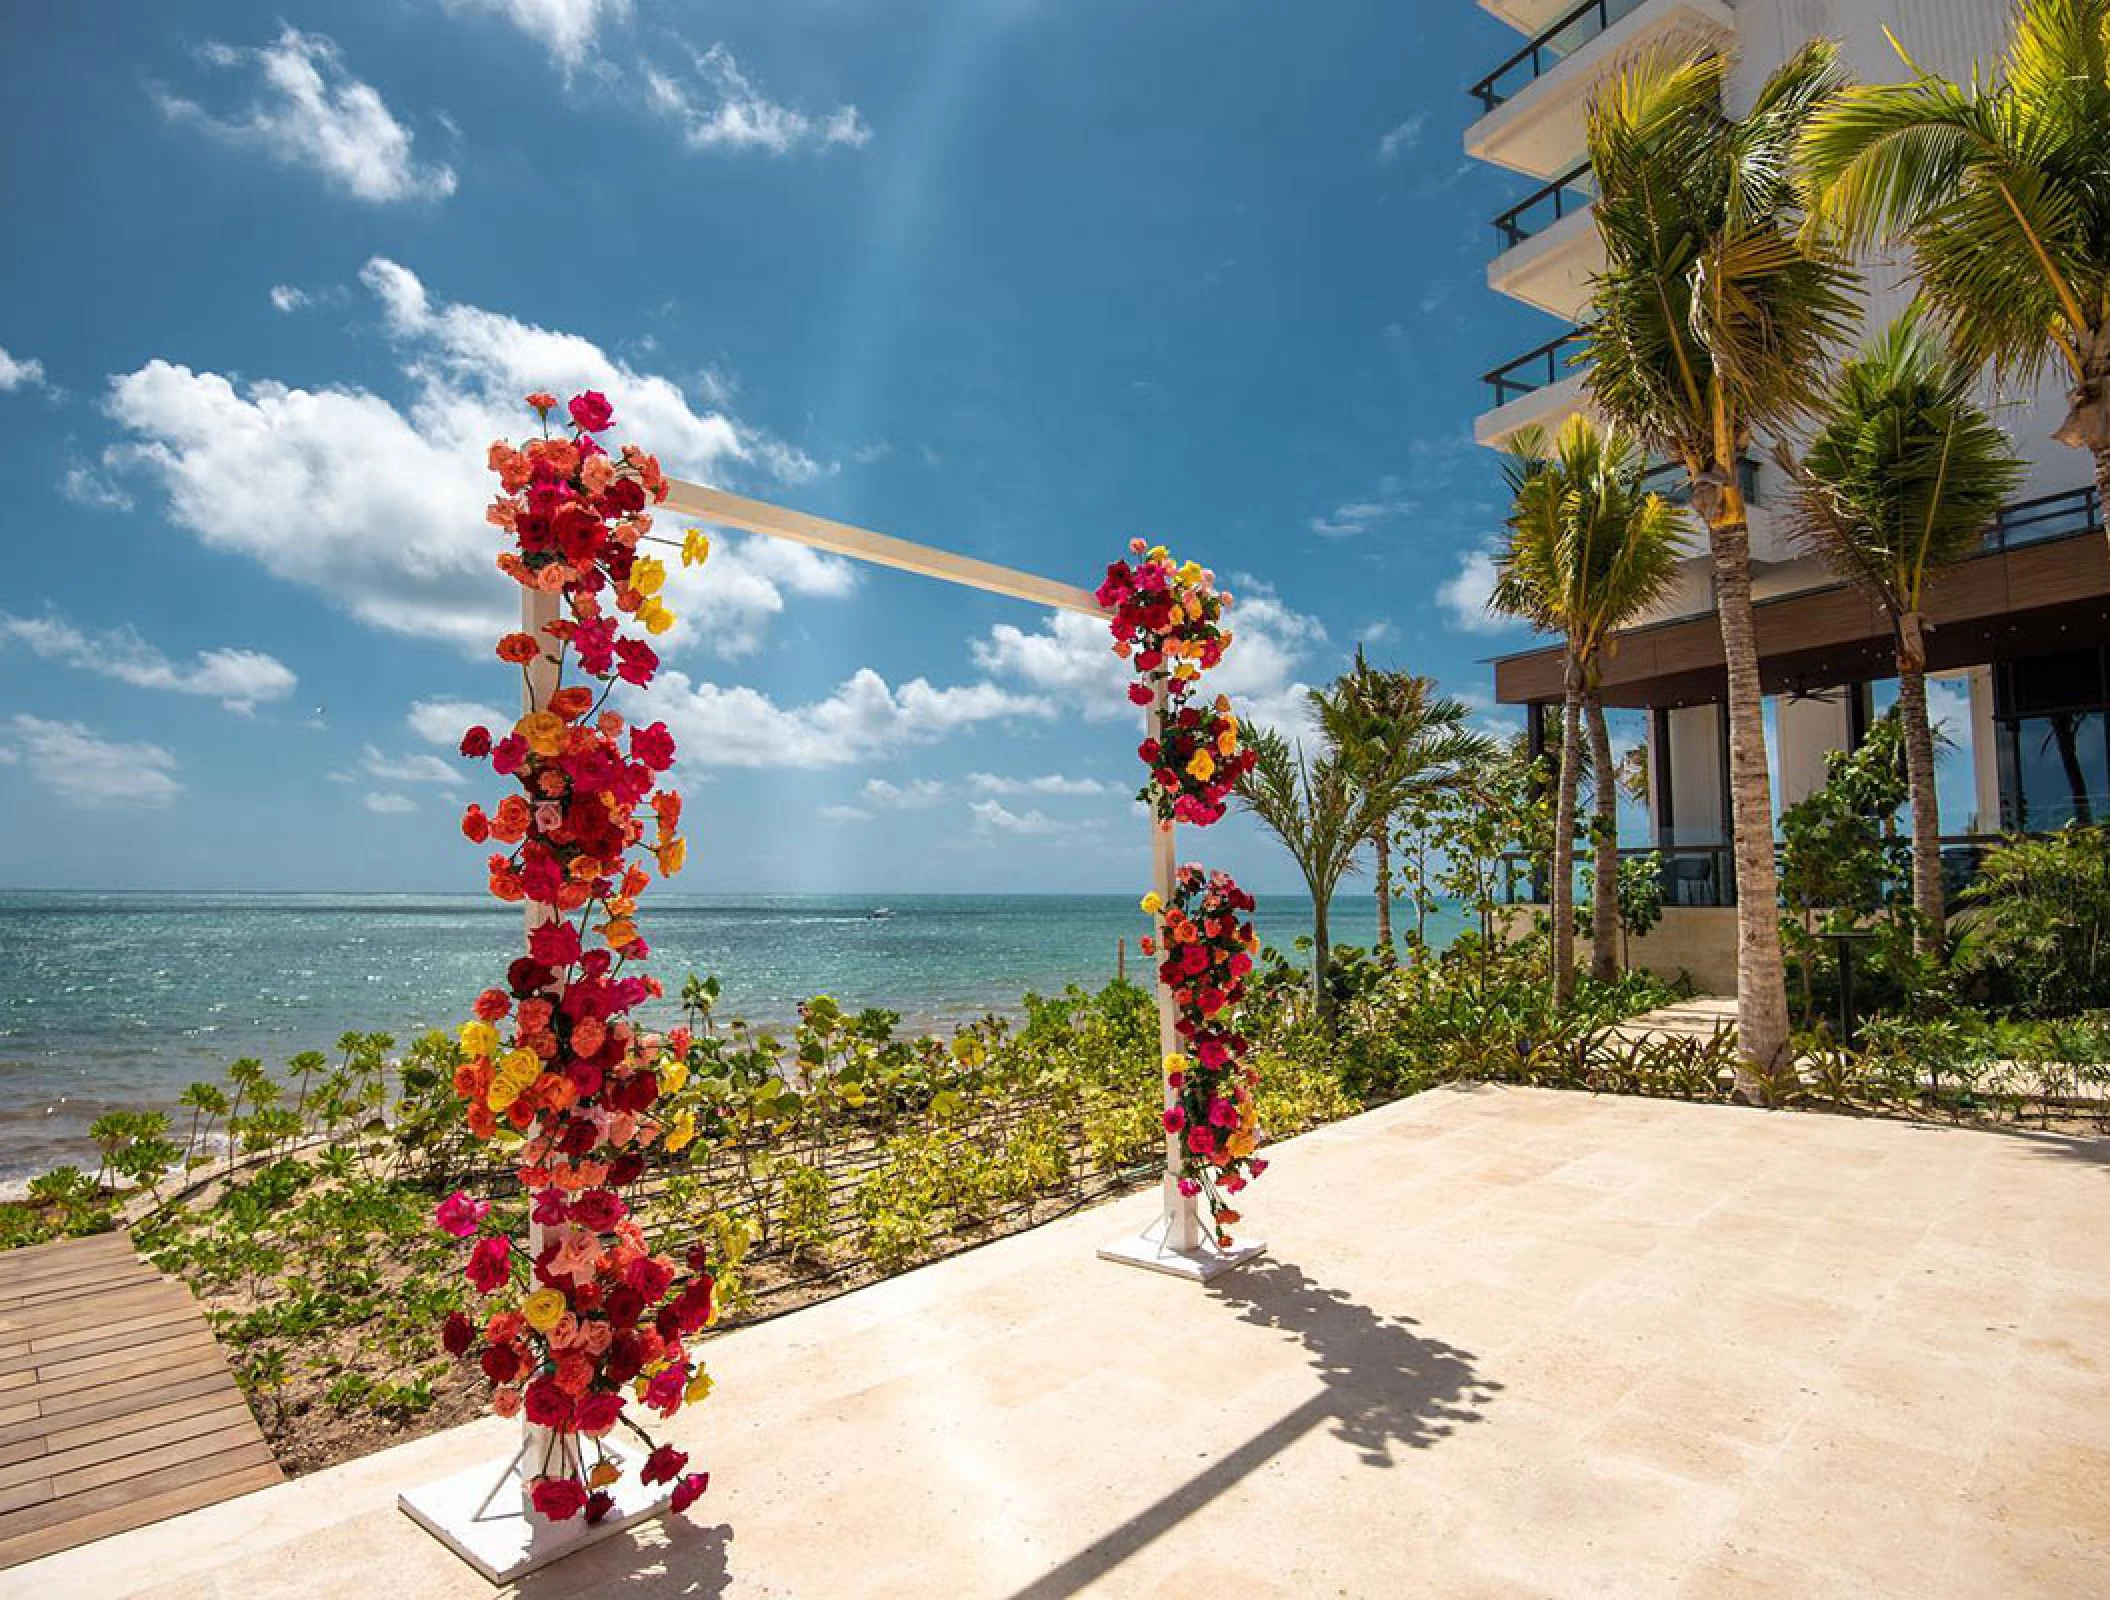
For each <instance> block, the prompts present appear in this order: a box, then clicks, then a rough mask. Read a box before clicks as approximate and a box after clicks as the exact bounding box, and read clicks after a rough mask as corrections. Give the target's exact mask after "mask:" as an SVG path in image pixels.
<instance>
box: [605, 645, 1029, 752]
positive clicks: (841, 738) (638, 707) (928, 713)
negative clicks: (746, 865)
mask: <svg viewBox="0 0 2110 1600" xmlns="http://www.w3.org/2000/svg"><path fill="white" fill-rule="evenodd" d="M624 698H625V700H626V703H627V704H628V706H629V707H630V709H631V711H632V712H633V714H635V715H637V716H639V717H642V718H645V719H647V720H649V719H651V718H655V717H656V718H659V719H661V720H663V721H664V722H665V723H666V724H667V726H668V727H669V728H670V729H671V730H672V731H673V733H674V736H675V739H676V741H677V742H678V743H679V745H680V747H681V760H682V763H683V765H684V766H691V767H839V766H847V765H849V764H850V763H852V762H857V761H869V760H871V759H873V758H874V757H877V756H883V755H888V754H891V753H892V752H894V751H897V750H900V749H903V748H906V747H908V746H911V745H918V744H929V743H932V742H933V741H935V740H938V739H942V738H944V737H945V736H946V735H947V734H950V733H953V732H956V731H958V730H959V729H962V728H969V727H973V726H975V725H977V724H980V723H984V722H993V721H1000V720H1002V719H1004V718H1007V717H1021V716H1049V715H1052V714H1053V712H1054V707H1053V705H1052V704H1051V703H1050V702H1049V701H1048V700H1046V699H1045V698H1043V697H1041V696H1038V695H1028V694H1019V693H1016V692H1014V691H1012V690H1009V689H1004V688H1001V687H999V686H997V685H996V684H993V683H969V684H959V685H953V686H949V687H945V688H940V687H937V686H935V685H933V684H932V683H930V682H929V681H928V680H926V679H923V678H912V679H910V680H909V681H908V682H907V683H904V684H902V685H901V686H900V687H899V688H890V687H889V686H888V685H887V682H886V680H885V679H884V678H882V677H880V675H879V674H878V673H876V672H874V671H873V670H872V669H871V668H870V667H861V668H859V669H858V670H857V671H856V672H855V673H853V674H852V675H851V676H850V677H849V678H848V679H846V680H845V681H844V682H843V683H842V685H841V686H840V687H838V688H837V689H836V690H835V692H834V693H833V694H830V695H828V696H827V697H826V698H825V699H822V700H817V701H814V702H812V703H810V704H808V705H802V706H779V705H778V704H777V703H776V702H775V701H774V700H772V699H770V698H769V696H767V695H765V694H763V693H761V692H760V691H759V690H756V689H751V688H748V687H746V686H744V685H734V686H731V687H726V686H722V685H719V684H715V683H699V682H694V681H692V680H691V679H690V678H689V676H688V675H687V674H686V673H683V672H680V671H664V672H662V673H661V674H660V675H659V677H658V679H657V680H656V681H655V682H654V683H653V685H652V688H651V689H650V690H648V691H646V692H645V693H643V694H629V695H626V696H625V697H624Z"/></svg>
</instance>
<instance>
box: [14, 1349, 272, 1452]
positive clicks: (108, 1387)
mask: <svg viewBox="0 0 2110 1600" xmlns="http://www.w3.org/2000/svg"><path fill="white" fill-rule="evenodd" d="M218 1393H226V1394H229V1395H232V1396H233V1397H234V1403H235V1404H236V1405H240V1406H245V1407H246V1405H247V1402H246V1401H244V1400H243V1399H242V1390H241V1386H240V1385H239V1384H237V1383H236V1382H235V1381H234V1374H233V1373H231V1372H229V1371H228V1370H227V1363H226V1361H225V1360H223V1359H221V1358H220V1357H219V1356H218V1355H214V1356H213V1357H212V1358H211V1359H210V1360H203V1359H200V1360H194V1361H189V1362H185V1363H182V1364H180V1365H175V1366H166V1367H162V1368H160V1369H158V1370H157V1371H154V1372H145V1373H134V1374H131V1375H130V1376H128V1377H127V1378H126V1379H125V1380H124V1381H123V1382H121V1383H111V1384H105V1385H104V1386H102V1387H101V1388H98V1389H89V1390H86V1391H83V1392H78V1393H74V1394H69V1395H64V1396H52V1397H47V1398H46V1399H45V1400H44V1401H43V1402H42V1412H43V1414H42V1416H41V1418H39V1420H40V1421H41V1422H42V1423H43V1424H44V1427H43V1428H40V1429H39V1430H37V1431H38V1432H39V1433H40V1434H41V1435H42V1436H43V1437H47V1438H48V1437H49V1436H50V1432H51V1431H54V1430H63V1429H66V1428H72V1427H85V1426H86V1425H87V1424H89V1423H92V1422H100V1421H102V1420H104V1419H106V1418H110V1417H128V1416H130V1415H132V1413H133V1412H135V1411H137V1410H139V1409H140V1408H142V1407H145V1406H152V1405H155V1404H156V1403H158V1402H160V1401H168V1402H173V1401H177V1400H183V1399H188V1398H191V1397H193V1396H197V1395H206V1394H218Z"/></svg>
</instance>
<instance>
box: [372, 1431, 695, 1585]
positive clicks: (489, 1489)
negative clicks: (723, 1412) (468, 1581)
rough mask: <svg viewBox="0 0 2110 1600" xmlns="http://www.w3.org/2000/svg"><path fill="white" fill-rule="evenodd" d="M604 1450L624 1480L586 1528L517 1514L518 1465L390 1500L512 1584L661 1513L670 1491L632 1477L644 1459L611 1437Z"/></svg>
mask: <svg viewBox="0 0 2110 1600" xmlns="http://www.w3.org/2000/svg"><path fill="white" fill-rule="evenodd" d="M602 1447H603V1448H604V1449H605V1450H606V1451H607V1453H608V1455H609V1457H610V1459H612V1460H613V1461H615V1463H616V1464H617V1465H618V1466H620V1467H621V1468H622V1469H623V1476H622V1478H621V1479H620V1480H619V1481H618V1482H616V1483H614V1484H612V1485H611V1486H610V1487H609V1490H608V1492H609V1493H610V1494H612V1495H614V1496H615V1506H614V1509H612V1510H611V1511H610V1512H609V1513H608V1515H607V1516H605V1517H603V1518H602V1519H601V1520H600V1521H599V1522H596V1523H588V1522H587V1520H586V1518H585V1517H584V1516H583V1515H581V1516H576V1517H573V1518H572V1519H571V1520H570V1521H569V1522H546V1521H544V1520H543V1519H542V1518H540V1517H530V1516H528V1515H527V1514H526V1513H525V1512H524V1511H523V1510H522V1509H521V1505H522V1501H521V1481H520V1463H519V1460H518V1458H515V1459H514V1460H513V1461H511V1462H508V1463H507V1464H506V1465H504V1466H503V1467H494V1466H492V1465H491V1464H490V1463H488V1462H486V1463H485V1464H484V1465H482V1466H478V1467H471V1468H470V1469H469V1470H468V1471H466V1472H457V1473H456V1474H455V1475H454V1476H453V1477H451V1478H442V1479H440V1480H439V1482H437V1483H428V1484H425V1485H423V1486H422V1487H420V1488H416V1489H410V1490H406V1491H405V1492H404V1493H402V1494H400V1495H398V1496H396V1504H397V1505H398V1506H399V1507H401V1508H402V1510H403V1511H404V1512H405V1513H406V1514H407V1515H408V1516H409V1517H410V1518H411V1520H412V1521H414V1522H416V1523H418V1524H419V1525H420V1526H421V1527H423V1528H424V1529H425V1531H426V1532H427V1533H429V1534H431V1535H432V1536H433V1537H434V1538H436V1539H438V1540H439V1541H440V1543H442V1544H444V1545H445V1546H446V1547H447V1548H448V1549H450V1550H452V1551H453V1552H454V1553H455V1554H456V1555H458V1556H460V1557H461V1558H462V1559H463V1560H464V1561H466V1562H468V1563H469V1565H470V1566H472V1567H474V1568H475V1569H476V1570H477V1571H478V1572H480V1573H482V1574H483V1575H484V1576H485V1577H486V1578H488V1579H489V1580H490V1581H491V1582H492V1583H494V1584H502V1583H511V1582H512V1581H513V1580H514V1579H516V1578H520V1577H524V1576H525V1575H526V1574H528V1573H530V1572H533V1571H535V1570H536V1569H537V1568H538V1567H546V1566H548V1565H549V1564H550V1563H551V1562H552V1561H557V1560H561V1559H562V1558H563V1557H565V1556H568V1555H570V1554H571V1553H572V1552H573V1551H574V1550H580V1549H583V1548H585V1547H586V1546H587V1545H590V1544H596V1543H598V1542H599V1541H601V1540H602V1539H605V1538H607V1537H608V1536H609V1535H610V1534H612V1533H620V1532H622V1531H623V1529H625V1528H629V1527H634V1526H636V1525H637V1524H638V1523H640V1522H643V1521H645V1520H646V1519H647V1518H650V1517H656V1516H658V1515H660V1513H662V1512H663V1511H665V1510H666V1509H667V1502H668V1501H669V1500H670V1499H671V1498H672V1497H673V1494H674V1486H673V1485H672V1484H652V1485H647V1484H643V1483H640V1482H638V1478H637V1474H638V1470H639V1468H641V1467H642V1466H644V1464H645V1458H644V1456H643V1454H642V1453H640V1452H639V1451H638V1450H636V1449H635V1448H633V1447H631V1446H628V1445H624V1444H618V1443H617V1442H616V1441H615V1440H614V1439H612V1438H611V1439H606V1440H603V1441H602Z"/></svg>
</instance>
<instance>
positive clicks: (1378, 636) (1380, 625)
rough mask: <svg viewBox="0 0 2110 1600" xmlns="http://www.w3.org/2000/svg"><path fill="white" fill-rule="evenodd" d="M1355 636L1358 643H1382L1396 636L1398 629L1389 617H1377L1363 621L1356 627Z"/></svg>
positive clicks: (1397, 635)
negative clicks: (1361, 624) (1360, 625)
mask: <svg viewBox="0 0 2110 1600" xmlns="http://www.w3.org/2000/svg"><path fill="white" fill-rule="evenodd" d="M1355 637H1356V642H1357V643H1359V644H1383V643H1385V642H1386V641H1387V640H1388V639H1396V638H1398V637H1399V629H1398V628H1397V627H1395V626H1394V625H1393V622H1392V619H1391V618H1390V617H1379V618H1378V619H1377V620H1376V621H1375V622H1370V623H1365V624H1364V625H1363V626H1362V627H1360V628H1358V629H1357V630H1356V634H1355Z"/></svg>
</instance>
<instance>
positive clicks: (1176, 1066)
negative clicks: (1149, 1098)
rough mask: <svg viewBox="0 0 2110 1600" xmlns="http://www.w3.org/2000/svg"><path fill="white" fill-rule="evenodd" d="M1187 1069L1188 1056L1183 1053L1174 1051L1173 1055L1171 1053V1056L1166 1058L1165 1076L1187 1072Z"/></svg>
mask: <svg viewBox="0 0 2110 1600" xmlns="http://www.w3.org/2000/svg"><path fill="white" fill-rule="evenodd" d="M1186 1070H1187V1058H1186V1057H1185V1056H1183V1055H1181V1054H1179V1053H1178V1052H1177V1051H1175V1052H1173V1053H1172V1054H1171V1055H1169V1056H1167V1057H1166V1058H1165V1076H1166V1077H1168V1078H1169V1077H1171V1076H1172V1075H1173V1074H1174V1073H1175V1072H1185V1071H1186Z"/></svg>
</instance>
